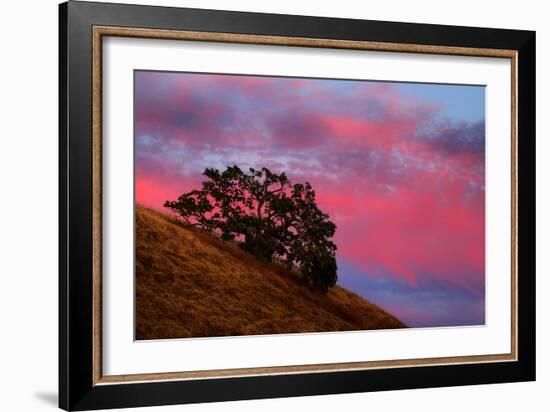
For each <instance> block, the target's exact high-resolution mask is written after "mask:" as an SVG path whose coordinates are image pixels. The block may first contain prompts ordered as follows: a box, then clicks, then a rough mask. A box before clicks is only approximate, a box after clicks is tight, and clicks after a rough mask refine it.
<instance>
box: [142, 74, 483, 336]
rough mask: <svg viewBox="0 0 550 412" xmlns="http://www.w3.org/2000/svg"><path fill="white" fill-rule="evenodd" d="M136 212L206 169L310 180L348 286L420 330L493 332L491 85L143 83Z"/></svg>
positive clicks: (223, 79)
mask: <svg viewBox="0 0 550 412" xmlns="http://www.w3.org/2000/svg"><path fill="white" fill-rule="evenodd" d="M134 110H135V117H134V120H135V173H136V188H135V189H136V202H137V203H139V204H142V205H144V206H148V207H152V208H156V209H158V210H162V209H163V208H162V205H163V203H164V201H165V200H175V199H177V197H178V196H179V195H180V194H182V193H185V192H188V191H190V190H193V189H199V188H200V185H201V182H202V180H203V176H202V172H203V171H204V169H205V168H207V167H214V168H218V169H220V170H221V169H225V168H226V166H232V165H238V166H239V167H241V169H243V170H245V169H247V168H249V167H254V168H261V167H262V166H265V167H268V168H269V169H270V170H272V171H273V172H276V173H282V172H284V173H286V174H287V176H288V177H289V179H290V181H291V182H292V183H298V182H305V181H309V182H311V184H312V185H313V188H314V189H315V191H316V194H317V203H318V205H319V207H320V208H321V210H323V211H324V212H326V213H328V214H329V216H330V219H331V220H332V221H333V222H334V223H335V224H336V225H337V229H336V234H335V237H334V241H335V243H336V245H337V247H338V250H337V262H338V278H339V280H338V284H339V285H341V286H343V287H346V288H347V289H350V290H352V291H354V292H355V293H358V294H360V295H361V296H363V297H365V298H366V299H368V300H369V301H371V302H373V303H375V304H377V305H379V306H380V307H382V308H384V309H385V310H387V311H389V312H390V313H392V314H394V315H395V316H397V317H398V318H399V319H400V320H402V321H403V322H405V323H406V324H407V325H408V326H411V327H438V326H464V325H482V324H484V323H485V89H484V87H483V86H465V85H437V84H415V83H396V82H374V81H363V80H342V79H307V78H282V77H262V76H244V75H216V74H197V73H175V72H153V71H136V72H135V108H134Z"/></svg>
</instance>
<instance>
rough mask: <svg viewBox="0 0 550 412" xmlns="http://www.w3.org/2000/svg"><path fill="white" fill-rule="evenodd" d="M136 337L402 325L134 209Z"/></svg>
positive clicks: (342, 294)
mask: <svg viewBox="0 0 550 412" xmlns="http://www.w3.org/2000/svg"><path fill="white" fill-rule="evenodd" d="M136 326H137V333H136V337H137V339H166V338H181V337H201V336H202V337H203V336H228V335H257V334H272V333H295V332H321V331H322V332H328V331H350V330H361V329H389V328H399V327H404V325H403V323H401V322H400V321H399V320H398V319H396V318H395V317H393V316H392V315H390V314H388V313H387V312H385V311H383V310H382V309H380V308H379V307H378V306H376V305H373V304H372V303H369V302H368V301H366V300H365V299H363V298H361V297H360V296H358V295H356V294H354V293H351V292H350V291H348V290H346V289H344V288H341V287H339V286H336V287H334V288H332V289H330V291H329V292H328V293H327V294H326V295H323V294H320V293H317V292H312V291H310V290H308V289H307V288H305V287H303V286H301V285H299V284H298V283H297V282H296V281H295V279H294V276H293V275H292V274H291V273H289V272H287V271H286V270H285V269H284V268H283V267H282V266H281V265H278V264H274V263H273V264H271V263H265V262H261V261H259V260H258V259H256V258H255V257H254V256H252V255H250V254H248V253H246V252H244V251H243V250H241V249H240V248H239V247H238V246H237V245H235V244H233V243H230V242H224V241H222V240H220V239H218V238H215V237H213V236H210V235H208V234H206V233H203V232H200V231H198V230H193V229H191V228H187V227H183V226H182V225H180V224H178V223H176V222H174V221H173V220H171V219H170V218H169V217H167V216H164V215H162V214H160V213H158V212H155V211H153V210H150V209H146V208H144V207H141V206H137V209H136Z"/></svg>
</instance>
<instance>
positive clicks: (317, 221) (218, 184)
mask: <svg viewBox="0 0 550 412" xmlns="http://www.w3.org/2000/svg"><path fill="white" fill-rule="evenodd" d="M203 175H204V176H206V177H207V178H208V180H206V181H204V182H202V189H201V190H193V191H191V192H188V193H184V194H182V195H181V196H180V197H179V198H178V199H177V200H175V201H166V202H165V203H164V207H166V208H169V209H171V210H172V211H173V212H175V213H176V214H177V215H178V216H179V218H180V219H181V220H182V221H183V222H184V223H186V224H188V225H193V226H198V227H200V228H201V229H203V230H207V231H212V232H215V233H218V234H219V235H220V236H221V237H222V239H224V240H233V239H236V240H237V241H239V242H240V243H239V244H240V246H241V247H242V248H243V249H244V250H246V251H248V252H249V253H251V254H253V255H255V256H257V257H259V258H261V259H263V260H266V261H270V262H271V261H272V260H273V259H274V258H277V259H278V260H280V261H282V262H284V263H285V265H286V266H287V268H288V269H289V270H291V269H293V268H295V267H297V268H299V271H300V273H301V280H302V282H303V283H304V284H306V285H307V286H309V287H310V288H312V289H316V290H319V291H322V292H327V291H328V288H329V287H331V286H334V285H335V284H336V280H337V274H336V271H337V265H336V258H335V253H336V245H335V244H334V242H332V240H331V238H332V236H334V232H335V230H336V225H335V224H334V223H332V222H331V221H330V220H329V216H328V215H327V214H326V213H323V212H322V211H321V210H320V209H319V207H318V206H317V204H316V201H315V191H314V190H313V188H312V186H311V184H310V183H309V182H306V183H303V184H301V183H298V184H294V185H292V184H291V183H290V181H289V180H288V178H287V176H286V175H285V174H284V173H281V174H276V173H272V172H271V171H270V170H269V169H268V168H266V167H263V168H262V169H261V170H256V169H252V168H251V169H249V172H243V171H242V170H241V169H240V168H239V167H237V166H231V167H227V168H226V170H225V171H223V172H220V171H219V170H217V169H210V168H207V169H205V171H204V173H203Z"/></svg>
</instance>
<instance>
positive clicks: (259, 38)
mask: <svg viewBox="0 0 550 412" xmlns="http://www.w3.org/2000/svg"><path fill="white" fill-rule="evenodd" d="M105 36H112V37H130V38H148V39H164V40H187V41H205V42H222V43H236V44H257V45H272V46H293V47H317V48H332V49H350V50H365V51H384V52H399V53H421V54H437V55H456V56H474V57H495V58H508V59H510V60H511V90H512V96H511V107H510V114H511V116H510V117H511V142H512V147H511V159H510V160H511V165H512V167H511V169H512V170H511V187H512V196H511V207H512V213H511V228H512V239H511V256H512V258H511V282H512V284H511V290H512V296H511V314H510V315H511V316H510V318H511V352H510V353H509V354H494V355H471V356H450V357H438V358H418V359H393V360H381V361H364V362H346V363H328V364H315V365H289V366H273V367H255V368H236V369H218V370H202V371H182V372H161V373H142V374H130V375H103V362H102V359H103V356H102V350H103V349H102V348H103V339H102V328H101V323H102V316H103V313H102V296H101V295H102V293H101V292H102V276H103V275H102V269H101V268H102V233H101V232H102V190H101V188H102V178H103V176H102V119H101V118H102V40H103V37H105ZM92 38H93V40H92V191H93V200H92V207H93V211H92V228H93V230H92V238H93V239H92V241H93V251H92V259H93V261H92V277H93V280H92V285H93V293H92V294H93V298H92V302H93V308H92V309H93V310H92V314H93V331H92V335H93V345H92V346H93V377H92V379H93V383H94V385H104V384H120V383H135V382H149V381H169V380H190V379H215V378H228V377H243V376H259V375H280V374H297V373H321V372H336V371H352V370H367V369H381V368H402V367H413V366H437V365H457V364H468V363H493V362H506V361H509V362H512V361H517V351H518V337H517V322H518V319H517V310H518V308H517V293H518V284H517V249H518V243H517V186H518V178H517V176H518V175H517V162H518V159H517V133H518V129H517V52H516V51H515V50H504V49H487V48H468V47H455V46H432V45H419V44H404V43H385V42H370V41H355V40H335V39H320V38H302V37H284V36H264V35H249V34H233V33H217V32H198V31H179V30H163V29H143V28H131V27H113V26H94V27H93V31H92Z"/></svg>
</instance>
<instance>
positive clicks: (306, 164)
mask: <svg viewBox="0 0 550 412" xmlns="http://www.w3.org/2000/svg"><path fill="white" fill-rule="evenodd" d="M59 10H60V27H59V30H60V35H59V41H60V48H59V50H60V66H59V67H60V69H59V76H60V77H59V79H60V81H59V87H60V111H59V117H60V145H59V148H60V149H59V150H60V157H59V158H60V173H59V175H60V184H59V186H60V187H59V193H60V202H59V203H60V228H59V230H60V236H59V238H60V247H59V251H60V252H59V253H60V256H59V257H60V258H59V262H60V272H59V297H60V309H59V315H60V316H59V325H60V327H59V330H60V332H59V333H60V339H59V342H60V347H59V351H60V356H59V359H60V361H59V362H60V366H59V375H60V376H59V393H60V396H59V403H60V407H61V408H63V409H66V410H89V409H103V408H116V407H134V406H150V405H163V404H177V403H191V402H214V401H224V400H238V399H253V398H269V397H289V396H304V395H317V394H333V393H348V392H361V391H380V390H393V389H404V388H426V387H439V386H451V385H472V384H483V383H498V382H518V381H528V380H534V379H535V247H534V246H535V213H534V212H535V33H534V32H531V31H516V30H505V29H488V28H471V27H455V26H442V25H426V24H410V23H394V22H380V21H364V20H352V19H333V18H318V17H305V16H290V15H270V14H257V13H243V12H228V11H215V10H200V9H182V8H168V7H149V6H135V5H121V4H107V3H86V2H75V1H70V2H68V3H64V4H61V5H60V9H59Z"/></svg>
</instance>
